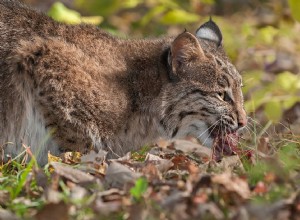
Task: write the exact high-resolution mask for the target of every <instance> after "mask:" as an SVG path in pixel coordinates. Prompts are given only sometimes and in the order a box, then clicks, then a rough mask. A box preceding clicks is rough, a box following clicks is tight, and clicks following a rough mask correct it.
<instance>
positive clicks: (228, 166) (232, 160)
mask: <svg viewBox="0 0 300 220" xmlns="http://www.w3.org/2000/svg"><path fill="white" fill-rule="evenodd" d="M215 166H216V167H218V168H220V169H221V170H222V171H224V172H232V171H236V170H239V171H244V166H243V163H242V162H241V160H240V158H239V156H238V155H233V156H228V157H224V158H223V159H222V161H221V162H220V163H215Z"/></svg>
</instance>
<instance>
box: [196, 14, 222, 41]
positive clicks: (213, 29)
mask: <svg viewBox="0 0 300 220" xmlns="http://www.w3.org/2000/svg"><path fill="white" fill-rule="evenodd" d="M196 35H197V37H199V38H202V39H205V40H210V41H214V42H215V43H217V45H218V46H220V45H221V43H222V39H223V36H222V33H221V31H220V28H219V27H218V25H217V24H216V23H215V22H214V21H213V20H212V17H211V16H210V17H209V20H208V21H207V22H205V23H204V24H202V25H201V26H200V27H199V28H198V30H197V32H196Z"/></svg>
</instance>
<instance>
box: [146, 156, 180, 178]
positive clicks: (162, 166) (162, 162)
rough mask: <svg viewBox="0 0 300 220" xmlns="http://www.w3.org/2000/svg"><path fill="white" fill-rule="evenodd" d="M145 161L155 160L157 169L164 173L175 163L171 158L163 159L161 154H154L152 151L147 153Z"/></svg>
mask: <svg viewBox="0 0 300 220" xmlns="http://www.w3.org/2000/svg"><path fill="white" fill-rule="evenodd" d="M145 161H146V162H153V163H154V164H155V166H156V167H157V169H158V170H159V171H160V172H162V173H164V172H166V171H168V170H169V169H170V168H171V167H172V166H173V165H174V164H173V163H172V162H171V161H170V160H167V159H163V158H161V157H159V156H156V155H153V154H150V153H148V154H147V155H146V159H145Z"/></svg>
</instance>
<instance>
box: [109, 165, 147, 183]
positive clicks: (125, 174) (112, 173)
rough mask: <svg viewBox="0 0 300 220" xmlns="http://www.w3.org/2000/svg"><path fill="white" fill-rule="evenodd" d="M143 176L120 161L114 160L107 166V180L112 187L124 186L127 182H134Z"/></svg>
mask: <svg viewBox="0 0 300 220" xmlns="http://www.w3.org/2000/svg"><path fill="white" fill-rule="evenodd" d="M140 176H141V174H140V173H135V172H133V171H132V170H131V169H129V168H128V167H126V166H125V165H123V164H120V163H118V162H112V163H110V165H109V166H108V168H107V171H106V175H105V180H106V183H107V184H108V185H110V186H112V187H117V188H119V187H122V186H123V185H124V184H125V183H127V182H134V181H135V180H136V179H137V178H139V177H140Z"/></svg>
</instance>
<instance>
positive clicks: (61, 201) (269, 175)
mask: <svg viewBox="0 0 300 220" xmlns="http://www.w3.org/2000/svg"><path fill="white" fill-rule="evenodd" d="M269 149H270V147H269V140H268V139H266V138H261V139H260V141H259V144H258V151H257V152H260V153H263V154H264V155H269V153H270V150H269ZM282 152H285V151H282ZM242 153H243V152H242V150H241V151H240V152H238V153H237V154H236V155H232V156H227V157H224V158H223V159H222V160H221V161H220V162H216V161H214V160H212V151H211V150H210V149H208V148H206V147H203V146H201V145H199V144H198V143H196V142H195V141H194V140H175V141H173V142H172V141H163V140H161V141H159V142H158V143H157V144H156V145H155V146H153V147H152V148H147V150H145V149H143V150H141V151H140V152H135V153H134V154H127V155H125V156H124V157H123V158H119V159H107V158H106V154H107V152H105V151H99V152H94V151H92V152H90V153H89V154H87V155H81V154H79V153H77V154H74V153H73V154H70V153H66V155H61V156H60V157H59V158H56V157H53V156H52V155H49V157H48V158H49V164H48V165H47V166H46V167H45V168H44V169H41V168H38V167H37V166H36V165H33V167H32V169H31V170H30V171H28V175H27V177H26V180H25V183H24V185H23V188H22V190H21V192H20V194H19V195H17V197H16V198H14V199H11V198H10V197H9V194H10V192H9V191H7V190H1V191H0V192H1V193H0V202H1V207H2V209H0V219H19V217H20V216H21V217H22V218H23V219H32V218H34V219H38V220H41V219H62V220H63V219H291V218H293V219H298V218H299V217H300V193H299V183H300V181H299V180H300V178H299V177H300V176H299V173H298V172H297V169H298V167H297V166H296V167H297V169H294V170H291V172H287V171H286V170H285V169H283V166H284V164H283V163H282V160H278V157H280V155H281V154H282V153H280V152H278V154H276V155H275V156H274V157H276V159H272V157H271V156H268V157H261V156H260V154H257V155H256V157H261V158H260V160H262V161H265V163H263V164H261V165H260V164H258V165H257V164H256V165H255V166H254V168H256V169H257V170H258V171H256V170H255V169H253V170H251V169H249V167H248V166H249V164H250V165H251V164H252V165H251V166H253V163H252V162H253V161H251V160H250V159H249V158H245V157H243V155H242ZM272 154H274V152H272ZM298 156H299V155H298ZM285 157H286V155H285ZM292 157H295V155H292ZM66 158H68V159H66ZM283 159H286V158H283ZM245 160H246V161H245ZM279 161H280V162H279ZM11 166H12V165H11ZM251 166H250V167H251ZM268 166H269V167H268ZM270 167H273V168H275V170H272V169H270ZM10 169H16V168H15V167H11V168H10ZM25 169H26V167H25ZM2 170H4V169H3V168H2ZM3 181H4V180H3V179H1V178H0V182H3ZM4 182H5V181H4ZM277 194H279V196H278V195H277ZM276 195H277V197H276ZM37 201H38V202H37ZM13 204H19V205H20V204H26V211H24V212H22V213H17V214H16V215H15V212H14V208H15V207H13ZM7 208H8V209H10V210H12V211H8V210H6V209H7Z"/></svg>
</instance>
